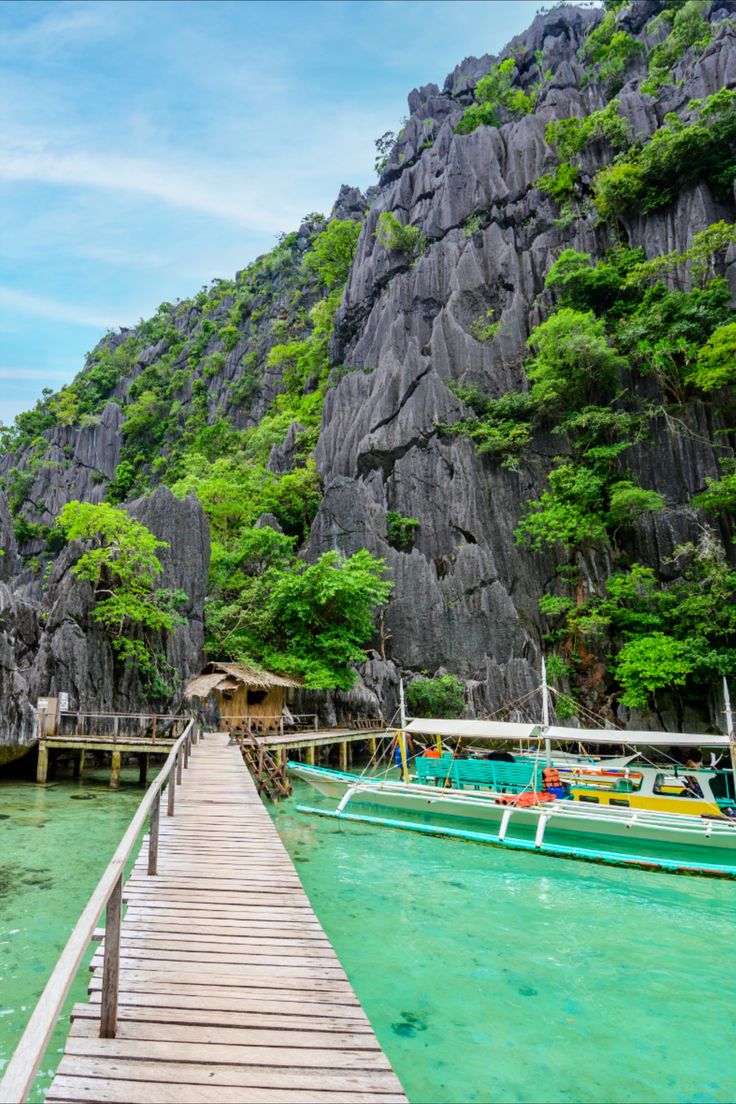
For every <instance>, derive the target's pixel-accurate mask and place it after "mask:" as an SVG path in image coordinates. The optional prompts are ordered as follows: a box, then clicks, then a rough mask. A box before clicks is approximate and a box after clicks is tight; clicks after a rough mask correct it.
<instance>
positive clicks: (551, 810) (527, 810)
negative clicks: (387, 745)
mask: <svg viewBox="0 0 736 1104" xmlns="http://www.w3.org/2000/svg"><path fill="white" fill-rule="evenodd" d="M291 769H292V773H293V774H294V775H296V776H297V777H300V778H303V779H304V780H305V781H308V782H309V783H310V784H311V785H312V786H314V787H315V788H316V789H317V790H319V791H320V792H321V793H323V794H325V795H326V796H328V797H331V798H334V799H337V800H340V801H341V800H342V799H343V798H345V796H346V795H347V794H348V792H349V791H351V795H350V799H349V808H350V810H351V811H354V810H355V809H356V807H357V806H361V807H362V808H361V811H364V810H365V806H371V807H373V808H374V809H375V808H379V809H382V810H393V811H401V812H404V813H411V814H413V815H415V816H416V815H420V816H431V817H432V818H435V817H438V818H442V819H443V820H444V819H445V818H447V819H448V821H454V822H457V821H458V820H463V821H475V822H480V823H482V824H484V825H485V826H487V827H488V828H489V829H490V830H491V831H497V830H498V829H500V828H501V825H502V822H504V817H505V825H506V826H505V833H504V834H508V835H511V834H513V833H516V832H519V833H521V834H522V835H524V836H525V837H526V838H529V837H532V838H534V837H536V835H537V833H538V831H539V826H540V820H541V818H542V817H544V818H545V821H544V825H543V831H544V833H545V835H546V837H547V838H549V837H550V836H551V835H552V836H554V835H557V834H558V833H560V834H561V835H562V836H563V837H568V838H569V837H571V836H573V835H574V836H577V837H580V836H586V837H593V838H595V839H596V840H597V841H598V843H599V846H600V845H601V844H602V843H606V842H608V843H609V846H610V845H614V844H615V846H616V848H622V849H623V850H630V849H632V845H633V844H635V845H637V847H638V848H639V849H641V846H643V845H646V846H648V847H652V846H654V847H661V846H665V847H670V848H673V847H675V848H677V850H678V851H679V850H680V849H682V848H687V849H688V850H690V849H692V850H693V852H694V850H695V849H696V848H697V851H698V856H699V857H702V859H703V861H708V853H709V852H720V853H721V854H723V853H724V852H730V855H731V856H732V860H731V861H733V862H736V821H735V822H731V821H728V820H726V819H725V818H724V820H723V821H718V820H716V819H710V818H702V817H694V816H687V815H680V814H662V813H654V812H649V811H643V810H639V811H637V810H634V809H613V808H611V807H608V806H593V807H591V806H585V805H581V804H580V803H578V802H574V801H554V802H547V803H544V804H541V805H536V806H528V807H515V806H509V805H504V804H501V803H499V802H498V801H497V800H495V797H494V795H493V794H491V793H490V792H486V793H482V792H480V791H467V790H463V791H459V790H448V789H445V790H440V789H439V788H438V789H435V788H434V787H433V786H422V785H418V784H416V783H409V784H404V783H402V782H394V781H392V782H375V781H373V782H371V781H370V780H361V779H359V778H357V777H352V778H351V777H350V776H345V775H339V774H338V773H337V772H334V773H328V772H325V773H324V774H322V773H320V772H319V770H314V769H310V768H309V767H302V766H300V765H293V766H292V768H291ZM496 796H497V795H496ZM505 814H508V815H506V816H505ZM693 861H695V857H694V856H693Z"/></svg>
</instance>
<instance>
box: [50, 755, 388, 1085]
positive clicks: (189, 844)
mask: <svg viewBox="0 0 736 1104" xmlns="http://www.w3.org/2000/svg"><path fill="white" fill-rule="evenodd" d="M144 850H145V849H144ZM124 900H125V901H126V902H127V911H126V914H125V918H124V920H123V925H122V934H121V947H120V998H119V1013H118V1030H117V1035H116V1038H114V1039H101V1038H100V1037H99V1030H100V1022H99V1014H100V993H101V988H102V961H103V953H104V948H103V946H102V945H101V946H100V948H99V950H96V952H95V955H94V957H93V959H92V963H91V969H92V978H91V982H90V991H89V1000H88V1002H87V1003H84V1004H77V1005H75V1007H74V1009H73V1011H72V1021H73V1022H72V1027H71V1031H70V1033H69V1037H68V1039H67V1042H66V1046H65V1049H64V1056H63V1058H62V1060H61V1063H60V1064H59V1067H58V1070H57V1073H56V1077H55V1078H54V1081H53V1084H52V1086H51V1089H50V1090H49V1092H48V1094H47V1096H46V1100H47V1101H48V1102H49V1104H61V1102H64V1104H68V1102H72V1101H99V1102H107V1101H109V1102H121V1104H123V1102H129V1104H139V1102H140V1104H156V1102H161V1104H168V1102H171V1104H210V1102H212V1104H218V1102H222V1104H230V1102H232V1104H250V1102H251V1101H252V1102H261V1101H262V1102H264V1104H268V1102H271V1101H273V1102H274V1104H276V1102H284V1104H288V1102H302V1101H303V1102H305V1104H306V1102H308V1101H314V1102H322V1101H325V1102H330V1104H339V1102H342V1101H346V1102H347V1101H355V1102H363V1101H365V1102H366V1104H368V1102H373V1104H392V1102H394V1101H396V1102H400V1101H405V1100H406V1098H405V1096H404V1094H403V1092H402V1089H401V1085H400V1084H399V1081H398V1079H397V1078H396V1075H395V1074H394V1073H393V1071H392V1069H391V1066H390V1064H389V1062H388V1060H387V1058H386V1056H385V1055H384V1054H383V1052H382V1050H381V1048H380V1045H379V1043H378V1040H377V1039H376V1037H375V1035H374V1033H373V1030H372V1028H371V1026H370V1023H369V1022H368V1019H367V1018H366V1016H365V1013H364V1012H363V1010H362V1008H361V1006H360V1004H359V1003H358V1000H357V998H356V996H355V994H354V992H353V990H352V987H351V985H350V982H349V981H348V979H347V977H346V975H345V973H344V971H343V969H342V967H341V965H340V963H339V961H338V959H337V956H336V955H335V952H334V950H333V949H332V946H331V945H330V942H329V940H328V939H327V937H326V935H325V934H324V932H323V931H322V928H321V926H320V924H319V921H318V920H317V918H316V916H315V915H314V913H313V911H312V909H311V906H310V904H309V900H308V898H307V896H306V894H305V892H304V890H303V889H302V887H301V884H300V882H299V879H298V877H297V875H296V871H295V869H294V866H293V864H292V862H291V860H290V858H289V856H288V854H287V852H286V850H285V848H284V846H283V844H282V843H281V840H280V839H279V837H278V834H277V832H276V830H275V828H274V826H273V824H272V822H271V819H270V817H269V815H268V813H267V812H266V810H265V808H264V807H263V805H262V803H261V801H260V798H259V797H258V795H257V793H256V789H255V786H254V783H253V781H252V779H251V777H250V775H249V774H248V772H247V770H246V769H245V766H244V764H243V760H242V757H241V755H240V751H239V749H238V748H237V747H234V746H228V740H227V736H224V735H219V734H218V735H210V736H205V737H203V739H202V740H201V741H200V743H199V744H198V745H197V746H196V747H195V748H194V750H193V752H192V756H191V760H190V763H189V767H188V769H187V770H186V771H185V772H184V778H183V784H182V786H181V787H180V788H178V789H177V794H176V810H175V816H174V817H167V816H166V815H165V814H164V815H162V816H161V818H160V827H159V848H158V874H157V875H156V876H154V877H149V876H148V875H147V873H146V857H145V854H144V851H142V853H141V857H140V858H139V859H138V861H137V862H136V864H135V867H134V869H133V871H132V874H131V877H130V879H129V880H128V882H127V884H126V886H125V892H124Z"/></svg>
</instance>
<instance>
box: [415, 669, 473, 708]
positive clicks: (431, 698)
mask: <svg viewBox="0 0 736 1104" xmlns="http://www.w3.org/2000/svg"><path fill="white" fill-rule="evenodd" d="M406 704H407V707H408V709H409V712H410V714H411V715H412V716H414V717H440V718H443V717H462V715H463V714H464V713H465V693H464V691H463V684H462V682H461V681H460V679H459V678H458V677H457V675H440V676H439V677H438V678H415V679H412V681H411V682H410V683H409V685H408V686H407V688H406Z"/></svg>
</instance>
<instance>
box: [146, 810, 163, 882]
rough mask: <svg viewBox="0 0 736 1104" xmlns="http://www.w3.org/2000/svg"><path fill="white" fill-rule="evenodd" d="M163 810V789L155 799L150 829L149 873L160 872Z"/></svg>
mask: <svg viewBox="0 0 736 1104" xmlns="http://www.w3.org/2000/svg"><path fill="white" fill-rule="evenodd" d="M160 812H161V791H160V790H159V791H158V793H157V794H156V796H155V797H154V799H153V805H152V806H151V823H150V827H149V831H148V873H149V874H156V873H157V872H158V818H159V814H160Z"/></svg>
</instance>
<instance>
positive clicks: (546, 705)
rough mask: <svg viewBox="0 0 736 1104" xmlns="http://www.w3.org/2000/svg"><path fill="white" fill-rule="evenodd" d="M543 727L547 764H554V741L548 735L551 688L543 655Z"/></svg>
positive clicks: (549, 765)
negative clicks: (548, 684) (548, 685)
mask: <svg viewBox="0 0 736 1104" xmlns="http://www.w3.org/2000/svg"><path fill="white" fill-rule="evenodd" d="M542 728H543V729H544V754H545V756H546V757H547V766H548V767H551V766H552V741H551V740H550V738H549V736H548V735H547V731H548V729H549V689H548V688H547V661H546V659H545V658H544V656H542Z"/></svg>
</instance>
